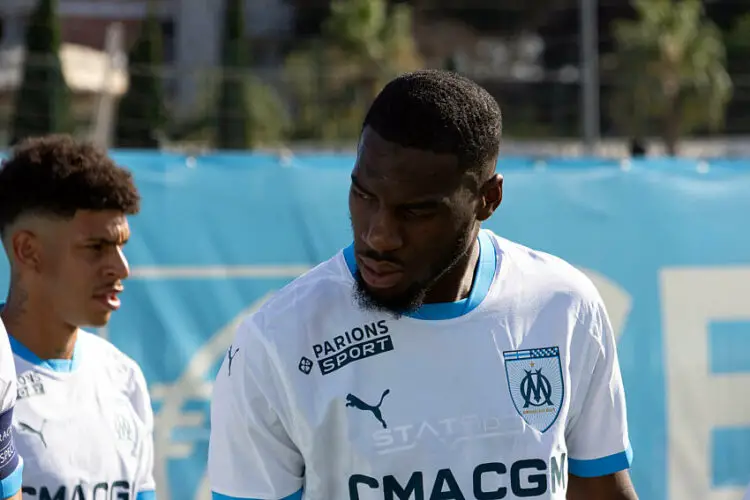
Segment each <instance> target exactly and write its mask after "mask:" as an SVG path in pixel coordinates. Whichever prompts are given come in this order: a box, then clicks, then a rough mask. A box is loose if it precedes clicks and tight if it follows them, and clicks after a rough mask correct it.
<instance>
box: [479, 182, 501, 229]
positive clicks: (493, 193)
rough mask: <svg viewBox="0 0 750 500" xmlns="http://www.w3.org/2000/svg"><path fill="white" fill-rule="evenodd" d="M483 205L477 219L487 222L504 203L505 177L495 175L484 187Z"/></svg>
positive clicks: (482, 194) (482, 191) (481, 191)
mask: <svg viewBox="0 0 750 500" xmlns="http://www.w3.org/2000/svg"><path fill="white" fill-rule="evenodd" d="M480 193H481V197H482V203H481V205H480V206H479V210H478V212H477V219H479V220H480V221H485V220H487V219H489V218H490V217H491V216H492V214H493V213H495V210H497V207H499V206H500V203H502V201H503V176H502V175H500V174H494V175H493V176H492V177H491V178H490V179H489V180H488V181H487V182H485V183H484V185H482V188H481V190H480Z"/></svg>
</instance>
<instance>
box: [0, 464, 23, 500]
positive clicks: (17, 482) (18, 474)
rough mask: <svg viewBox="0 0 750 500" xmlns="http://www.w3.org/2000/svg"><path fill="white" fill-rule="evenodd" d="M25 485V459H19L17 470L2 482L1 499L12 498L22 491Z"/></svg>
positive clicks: (0, 484) (0, 488) (0, 483)
mask: <svg viewBox="0 0 750 500" xmlns="http://www.w3.org/2000/svg"><path fill="white" fill-rule="evenodd" d="M22 485H23V459H22V458H21V457H18V465H16V470H14V471H13V472H11V473H10V475H9V476H7V477H6V478H5V479H3V480H1V481H0V498H10V497H12V496H13V495H15V494H16V493H18V490H20V489H21V486H22Z"/></svg>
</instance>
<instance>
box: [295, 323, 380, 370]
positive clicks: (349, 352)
mask: <svg viewBox="0 0 750 500" xmlns="http://www.w3.org/2000/svg"><path fill="white" fill-rule="evenodd" d="M388 332H389V330H388V324H387V322H386V320H384V319H381V320H380V321H373V322H372V323H367V324H364V325H360V326H356V327H354V328H352V329H351V330H348V331H345V332H344V333H342V334H341V335H336V336H335V337H333V338H332V339H331V340H326V341H325V342H322V343H320V344H314V345H313V346H312V347H313V356H314V357H315V362H317V364H318V367H319V368H320V373H322V374H323V375H328V374H329V373H332V372H335V371H336V370H338V369H340V368H343V367H345V366H346V365H348V364H349V363H352V362H354V361H359V360H362V359H365V358H369V357H372V356H376V355H378V354H383V353H384V352H388V351H392V350H393V339H391V336H390V335H389V334H388ZM312 368H313V360H311V359H309V358H307V357H305V356H303V357H302V359H301V360H300V362H299V370H300V371H301V372H302V373H305V374H309V373H310V372H311V371H312Z"/></svg>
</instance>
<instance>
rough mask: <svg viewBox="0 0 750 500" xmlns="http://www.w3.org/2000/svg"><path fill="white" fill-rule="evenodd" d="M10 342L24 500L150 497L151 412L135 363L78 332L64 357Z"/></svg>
mask: <svg viewBox="0 0 750 500" xmlns="http://www.w3.org/2000/svg"><path fill="white" fill-rule="evenodd" d="M11 335H12V332H11ZM10 341H11V346H12V349H13V354H14V357H15V363H16V371H17V374H18V383H17V386H18V398H17V403H16V411H15V417H14V423H13V427H14V430H15V438H16V443H17V446H18V450H19V452H20V453H21V455H22V456H23V457H25V468H24V472H23V498H24V500H26V499H30V500H33V499H43V498H46V499H54V500H73V499H76V500H78V499H86V500H88V499H99V498H102V499H105V498H106V499H119V498H122V499H136V498H137V499H139V500H146V499H153V498H154V497H155V495H154V489H155V488H154V480H153V437H152V436H153V413H152V409H151V404H150V398H149V395H148V391H147V387H146V381H145V379H144V377H143V373H142V372H141V369H140V368H139V367H138V365H137V364H136V363H135V362H134V361H133V360H132V359H130V358H129V357H127V356H126V355H125V354H123V353H122V352H121V351H119V350H118V349H117V348H115V347H114V346H113V345H112V344H110V343H109V342H107V341H106V340H104V339H101V338H99V337H97V336H95V335H92V334H89V333H86V332H81V333H79V335H78V340H77V341H76V346H75V351H74V355H73V359H72V360H44V361H43V360H40V359H39V358H38V357H36V356H35V355H34V354H33V353H31V352H30V351H29V350H28V349H26V347H25V346H23V345H21V344H20V343H19V342H18V341H16V340H15V339H14V338H13V337H12V336H11V338H10Z"/></svg>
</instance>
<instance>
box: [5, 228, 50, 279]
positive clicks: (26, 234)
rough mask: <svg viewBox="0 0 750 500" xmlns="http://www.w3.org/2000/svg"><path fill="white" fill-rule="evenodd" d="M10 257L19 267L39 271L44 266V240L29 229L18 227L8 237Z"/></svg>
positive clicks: (7, 245)
mask: <svg viewBox="0 0 750 500" xmlns="http://www.w3.org/2000/svg"><path fill="white" fill-rule="evenodd" d="M6 250H7V252H8V258H9V259H10V260H11V262H12V263H13V265H14V266H15V267H16V268H18V269H27V270H31V271H32V272H35V273H36V272H39V270H40V269H41V268H42V241H41V239H40V238H39V237H38V235H37V234H36V233H34V232H33V231H31V230H29V229H17V230H15V231H13V233H12V234H11V235H9V236H8V237H7V239H6Z"/></svg>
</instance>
